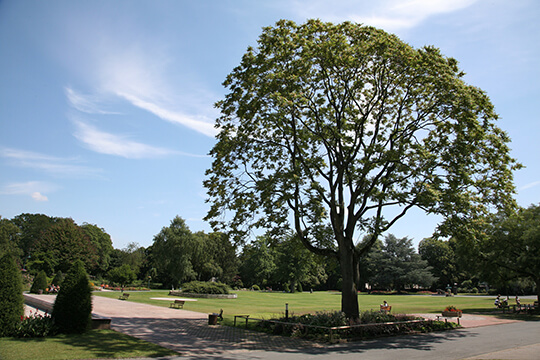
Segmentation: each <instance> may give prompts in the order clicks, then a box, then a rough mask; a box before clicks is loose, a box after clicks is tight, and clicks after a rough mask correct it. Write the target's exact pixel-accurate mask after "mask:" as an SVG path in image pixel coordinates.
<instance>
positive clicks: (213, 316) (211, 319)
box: [208, 313, 218, 325]
mask: <svg viewBox="0 0 540 360" xmlns="http://www.w3.org/2000/svg"><path fill="white" fill-rule="evenodd" d="M217 319H218V314H216V313H213V314H208V325H217Z"/></svg>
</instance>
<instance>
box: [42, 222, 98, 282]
mask: <svg viewBox="0 0 540 360" xmlns="http://www.w3.org/2000/svg"><path fill="white" fill-rule="evenodd" d="M33 248H34V252H33V257H35V258H37V259H42V260H48V259H50V260H53V261H54V269H53V270H54V271H55V272H56V271H59V270H60V271H62V272H64V273H66V272H67V271H68V270H69V269H70V268H71V266H72V265H73V262H74V261H75V260H81V261H82V262H83V263H84V265H85V267H86V268H87V269H93V268H95V267H96V265H97V261H98V254H97V250H96V247H95V246H94V244H93V243H92V241H91V239H90V238H89V237H88V236H87V235H86V233H85V231H84V230H83V229H82V228H81V227H79V226H78V225H77V224H76V223H75V221H73V219H70V218H58V219H57V220H56V222H55V223H54V224H52V225H50V226H49V227H48V228H47V229H46V230H45V231H43V232H42V233H41V236H40V237H39V238H38V239H37V240H36V242H35V243H34V247H33ZM49 275H50V274H49Z"/></svg>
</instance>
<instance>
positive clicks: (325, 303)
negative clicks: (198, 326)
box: [94, 290, 532, 319]
mask: <svg viewBox="0 0 540 360" xmlns="http://www.w3.org/2000/svg"><path fill="white" fill-rule="evenodd" d="M168 292H169V291H168V290H152V291H140V292H137V291H131V292H129V294H130V296H129V300H128V301H135V302H141V303H146V304H151V305H157V306H164V307H168V306H169V304H170V303H169V302H167V301H162V300H150V298H152V297H170V298H171V301H172V300H173V299H175V298H177V297H175V296H169V295H168ZM235 293H236V294H237V295H238V298H237V299H197V302H186V304H185V305H184V309H186V310H192V311H197V312H202V313H216V312H219V310H220V309H223V315H224V317H225V318H226V319H232V318H233V316H234V315H240V314H249V315H250V316H251V317H254V318H270V317H272V316H275V315H281V314H284V313H285V304H289V313H290V314H297V315H300V314H304V313H314V312H316V311H323V310H339V309H340V308H341V293H338V292H326V291H317V292H314V293H313V294H311V293H308V292H304V293H294V294H288V293H281V292H271V293H270V292H258V291H237V292H235ZM94 294H95V295H98V296H105V297H110V298H118V292H95V293H94ZM494 299H495V297H493V298H491V297H490V298H485V297H445V296H429V295H388V296H386V295H368V294H360V295H358V302H359V304H360V309H361V310H379V305H380V304H381V303H382V302H383V300H386V301H387V302H388V303H389V304H390V305H391V306H392V313H394V314H399V313H406V314H414V313H439V312H441V311H442V310H443V309H444V308H445V307H446V306H448V305H453V306H455V307H457V308H459V309H461V310H463V312H465V313H488V312H492V311H493V310H494V307H493V301H494ZM531 302H532V301H531ZM522 303H524V302H522ZM510 304H511V305H512V304H513V301H512V300H511V301H510Z"/></svg>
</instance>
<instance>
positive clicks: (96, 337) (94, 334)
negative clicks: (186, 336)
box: [0, 330, 179, 360]
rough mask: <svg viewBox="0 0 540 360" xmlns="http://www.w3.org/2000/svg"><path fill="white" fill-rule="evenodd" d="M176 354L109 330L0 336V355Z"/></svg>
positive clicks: (8, 358)
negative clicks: (19, 336)
mask: <svg viewBox="0 0 540 360" xmlns="http://www.w3.org/2000/svg"><path fill="white" fill-rule="evenodd" d="M178 355H179V354H178V353H176V352H174V351H171V350H168V349H165V348H162V347H160V346H158V345H154V344H151V343H149V342H146V341H143V340H139V339H136V338H133V337H131V336H128V335H124V334H122V333H118V332H116V331H112V330H92V331H90V332H88V333H86V334H82V335H57V336H54V337H47V338H35V339H18V338H0V359H2V360H36V359H51V360H56V359H98V358H106V359H118V358H136V357H164V356H178Z"/></svg>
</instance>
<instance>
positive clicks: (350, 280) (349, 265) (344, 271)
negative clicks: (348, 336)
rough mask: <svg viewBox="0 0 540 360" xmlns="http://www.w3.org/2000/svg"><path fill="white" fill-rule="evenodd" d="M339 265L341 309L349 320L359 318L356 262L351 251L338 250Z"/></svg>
mask: <svg viewBox="0 0 540 360" xmlns="http://www.w3.org/2000/svg"><path fill="white" fill-rule="evenodd" d="M339 253H340V259H339V262H340V266H341V278H342V289H341V311H343V312H344V313H345V316H346V317H347V318H348V319H351V320H357V319H359V318H360V312H359V309H358V291H357V288H356V283H357V281H358V262H357V261H356V259H355V257H354V253H353V251H346V250H345V251H343V250H340V252H339Z"/></svg>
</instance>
